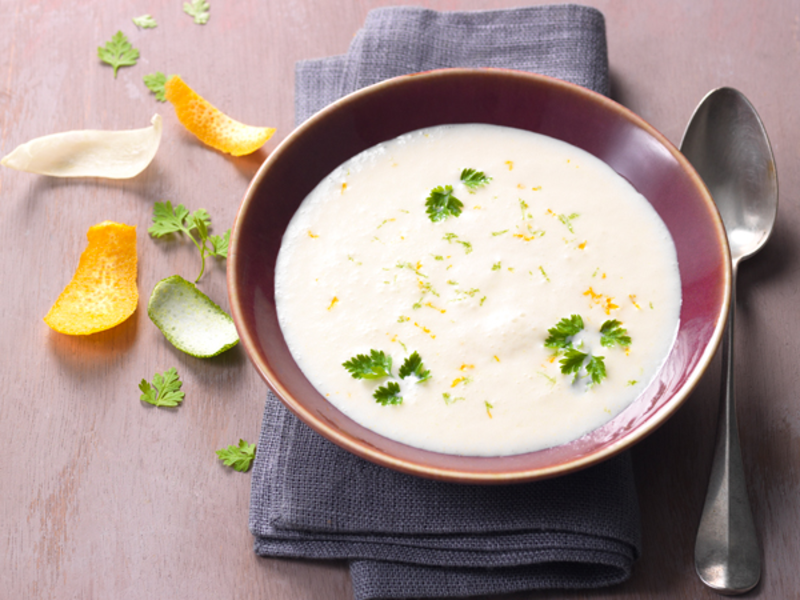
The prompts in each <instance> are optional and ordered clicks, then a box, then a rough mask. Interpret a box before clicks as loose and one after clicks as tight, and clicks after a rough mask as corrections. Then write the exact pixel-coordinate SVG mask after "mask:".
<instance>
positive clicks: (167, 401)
mask: <svg viewBox="0 0 800 600" xmlns="http://www.w3.org/2000/svg"><path fill="white" fill-rule="evenodd" d="M182 385H183V382H182V381H181V380H180V378H179V377H178V370H177V369H176V368H175V367H172V368H171V369H168V370H167V371H165V372H164V374H163V375H162V374H161V373H156V374H155V375H153V384H152V386H151V385H150V383H148V381H147V380H146V379H142V381H141V383H140V384H139V389H140V390H141V391H142V395H141V397H140V398H139V399H140V400H141V401H142V402H147V403H148V404H152V405H153V406H178V405H179V404H180V403H181V402H182V401H183V396H184V394H183V392H181V391H180V389H181V386H182Z"/></svg>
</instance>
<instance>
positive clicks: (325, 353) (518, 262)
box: [275, 124, 681, 456]
mask: <svg viewBox="0 0 800 600" xmlns="http://www.w3.org/2000/svg"><path fill="white" fill-rule="evenodd" d="M275 296H276V303H277V310H278V318H279V322H280V326H281V330H282V331H283V334H284V337H285V339H286V342H287V344H288V346H289V349H290V351H291V352H292V355H293V356H294V358H295V360H296V361H297V363H298V365H299V366H300V368H301V369H302V370H303V372H304V373H305V374H306V376H307V377H308V379H309V381H311V383H312V384H313V385H314V386H315V387H316V388H317V389H318V390H319V392H320V393H321V394H322V395H323V396H325V397H326V398H327V399H328V400H329V401H330V402H331V403H332V404H334V405H335V406H336V407H337V408H339V409H340V410H341V411H342V412H344V413H345V414H347V415H348V416H350V417H351V418H352V419H354V420H355V421H357V422H359V423H361V424H362V425H364V426H365V427H368V428H370V429H372V430H374V431H376V432H378V433H380V434H382V435H384V436H386V437H389V438H392V439H395V440H398V441H400V442H404V443H407V444H410V445H412V446H417V447H420V448H425V449H428V450H433V451H438V452H445V453H451V454H463V455H484V456H498V455H506V454H517V453H522V452H528V451H533V450H538V449H542V448H546V447H550V446H554V445H558V444H562V443H565V442H568V441H570V440H573V439H576V438H578V437H580V436H581V435H583V434H585V433H587V432H589V431H591V430H593V429H595V428H597V427H599V426H601V425H602V424H604V423H605V422H607V421H608V420H609V419H611V418H612V417H613V416H614V415H616V414H618V413H619V412H620V411H622V410H623V409H624V408H625V407H626V406H627V405H628V404H630V403H631V402H632V401H633V400H634V399H635V398H636V397H637V395H639V394H640V393H641V392H642V391H643V390H644V388H645V387H646V386H647V385H648V383H649V382H650V381H651V380H652V378H653V377H654V376H655V375H656V373H657V371H658V369H659V366H660V365H661V363H662V362H663V360H664V358H665V357H666V355H667V353H668V352H669V349H670V347H671V345H672V342H673V340H674V336H675V333H676V331H677V326H678V317H679V311H680V302H681V298H680V279H679V274H678V266H677V258H676V253H675V248H674V245H673V242H672V239H671V237H670V235H669V233H668V231H667V229H666V227H665V226H664V224H663V222H662V221H661V220H660V218H659V217H658V215H657V214H656V213H655V211H654V210H653V209H652V207H651V206H650V204H649V203H648V202H647V200H646V199H645V198H644V197H643V196H641V195H640V194H639V193H638V192H636V190H634V189H633V187H632V186H631V185H630V184H629V183H628V182H627V181H625V180H624V179H623V178H622V177H620V176H619V175H617V174H616V173H615V172H614V171H613V170H612V169H611V168H610V167H608V166H607V165H606V164H605V163H603V162H602V161H600V160H599V159H597V158H595V157H593V156H592V155H590V154H588V153H586V152H584V151H582V150H580V149H578V148H576V147H574V146H571V145H569V144H567V143H564V142H561V141H558V140H555V139H552V138H549V137H546V136H543V135H539V134H535V133H530V132H526V131H521V130H517V129H510V128H504V127H497V126H492V125H482V124H470V125H447V126H441V127H436V128H430V129H425V130H420V131H416V132H412V133H409V134H407V135H404V136H401V137H400V138H397V139H395V140H392V141H389V142H386V143H383V144H380V145H378V146H376V147H374V148H371V149H369V150H367V151H365V152H364V153H362V154H360V155H358V156H356V157H354V158H353V159H351V160H349V161H348V162H346V163H345V164H343V165H341V166H340V167H339V168H337V169H336V170H335V171H334V172H333V173H331V174H330V175H329V176H328V177H327V178H326V179H325V180H324V181H322V182H321V183H320V184H319V185H318V186H317V188H316V189H315V190H314V191H313V192H312V193H311V194H310V195H309V196H308V197H307V198H306V199H305V201H304V202H303V203H302V205H301V206H300V208H299V209H298V211H297V213H296V214H295V216H294V217H293V219H292V221H291V223H290V224H289V227H288V228H287V230H286V233H285V234H284V237H283V242H282V246H281V250H280V253H279V256H278V261H277V266H276V283H275Z"/></svg>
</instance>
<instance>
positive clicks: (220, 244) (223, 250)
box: [209, 229, 231, 258]
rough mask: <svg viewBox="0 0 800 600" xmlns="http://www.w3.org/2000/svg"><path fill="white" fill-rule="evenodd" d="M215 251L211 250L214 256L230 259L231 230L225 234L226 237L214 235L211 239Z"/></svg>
mask: <svg viewBox="0 0 800 600" xmlns="http://www.w3.org/2000/svg"><path fill="white" fill-rule="evenodd" d="M209 239H210V240H211V245H212V246H213V247H214V249H213V251H211V250H209V252H210V253H211V255H212V256H218V257H220V258H228V247H229V246H230V243H231V230H230V229H228V231H226V232H225V235H224V236H219V235H212V236H211V237H210V238H209Z"/></svg>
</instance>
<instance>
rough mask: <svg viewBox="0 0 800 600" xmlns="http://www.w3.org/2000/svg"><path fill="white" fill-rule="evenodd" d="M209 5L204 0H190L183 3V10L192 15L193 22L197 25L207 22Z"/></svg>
mask: <svg viewBox="0 0 800 600" xmlns="http://www.w3.org/2000/svg"><path fill="white" fill-rule="evenodd" d="M210 8H211V5H210V4H209V3H208V2H206V0H192V1H191V2H184V3H183V12H185V13H186V14H187V15H189V16H190V17H194V22H195V23H197V24H198V25H205V24H206V23H208V17H209V9H210Z"/></svg>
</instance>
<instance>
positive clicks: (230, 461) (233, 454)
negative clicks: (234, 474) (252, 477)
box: [217, 439, 256, 473]
mask: <svg viewBox="0 0 800 600" xmlns="http://www.w3.org/2000/svg"><path fill="white" fill-rule="evenodd" d="M255 457H256V445H255V444H249V443H247V442H246V441H245V440H241V439H240V440H239V445H238V446H228V447H227V448H223V449H222V450H217V458H219V459H220V460H221V461H222V462H223V463H224V464H225V466H226V467H232V468H233V470H234V471H239V472H240V473H244V472H245V471H247V470H248V469H250V465H251V464H252V463H253V459H254V458H255Z"/></svg>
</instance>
